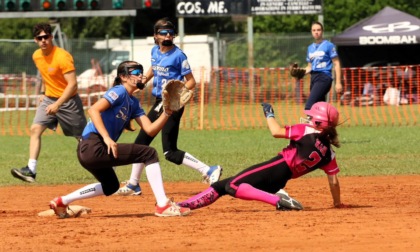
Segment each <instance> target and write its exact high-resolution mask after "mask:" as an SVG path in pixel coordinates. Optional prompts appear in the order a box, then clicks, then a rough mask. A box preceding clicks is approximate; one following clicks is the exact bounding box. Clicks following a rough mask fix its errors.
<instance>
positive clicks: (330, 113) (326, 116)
mask: <svg viewBox="0 0 420 252" xmlns="http://www.w3.org/2000/svg"><path fill="white" fill-rule="evenodd" d="M305 114H307V115H308V116H310V117H311V119H310V121H311V122H312V123H313V125H316V126H319V127H321V128H326V127H336V126H337V124H338V117H339V113H338V110H337V109H336V108H335V107H334V106H333V105H331V104H329V103H328V102H317V103H315V104H314V105H312V107H311V109H310V110H305Z"/></svg>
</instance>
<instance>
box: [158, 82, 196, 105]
mask: <svg viewBox="0 0 420 252" xmlns="http://www.w3.org/2000/svg"><path fill="white" fill-rule="evenodd" d="M192 96H193V91H192V90H188V89H187V87H185V84H184V82H182V81H179V80H170V81H169V82H168V83H167V84H166V85H165V87H164V88H163V91H162V101H163V107H164V108H169V109H170V110H171V111H178V110H180V109H181V108H182V107H184V106H185V104H186V103H187V102H188V101H189V100H190V99H191V98H192Z"/></svg>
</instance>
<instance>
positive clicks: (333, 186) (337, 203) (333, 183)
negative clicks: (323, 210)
mask: <svg viewBox="0 0 420 252" xmlns="http://www.w3.org/2000/svg"><path fill="white" fill-rule="evenodd" d="M327 176H328V184H329V185H330V191H331V196H332V198H333V201H334V207H341V206H342V204H341V199H340V183H339V182H338V177H337V175H327Z"/></svg>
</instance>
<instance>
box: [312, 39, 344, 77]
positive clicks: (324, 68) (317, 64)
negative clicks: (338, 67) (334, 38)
mask: <svg viewBox="0 0 420 252" xmlns="http://www.w3.org/2000/svg"><path fill="white" fill-rule="evenodd" d="M336 57H338V54H337V51H336V49H335V45H334V44H333V43H331V42H330V41H328V40H324V41H322V42H321V43H320V44H316V43H312V44H311V45H310V46H308V52H307V54H306V61H307V62H310V63H311V64H312V69H311V71H312V72H323V73H325V74H327V75H328V76H330V77H331V78H332V74H331V69H332V59H333V58H336Z"/></svg>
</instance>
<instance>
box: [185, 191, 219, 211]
mask: <svg viewBox="0 0 420 252" xmlns="http://www.w3.org/2000/svg"><path fill="white" fill-rule="evenodd" d="M218 198H219V194H218V193H217V192H216V191H215V190H214V188H213V187H209V188H207V189H206V190H204V191H203V192H201V193H199V194H197V195H195V196H192V197H191V198H189V199H187V200H185V201H183V202H179V203H178V205H179V206H182V207H188V208H190V209H191V210H193V209H197V208H201V207H205V206H208V205H210V204H213V202H215V201H216V200H217V199H218Z"/></svg>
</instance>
